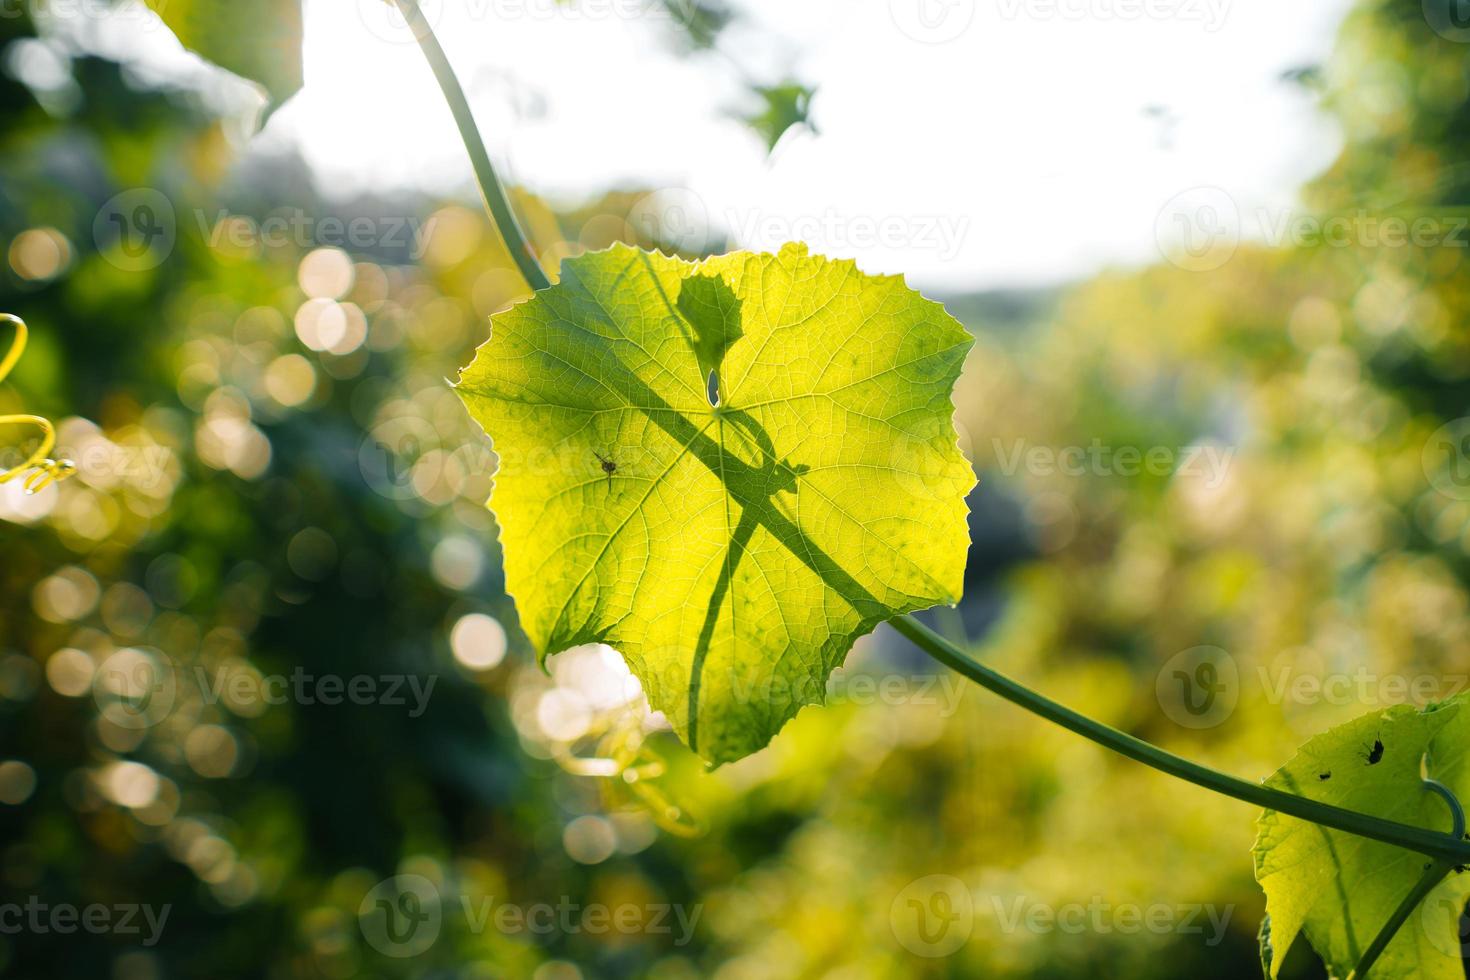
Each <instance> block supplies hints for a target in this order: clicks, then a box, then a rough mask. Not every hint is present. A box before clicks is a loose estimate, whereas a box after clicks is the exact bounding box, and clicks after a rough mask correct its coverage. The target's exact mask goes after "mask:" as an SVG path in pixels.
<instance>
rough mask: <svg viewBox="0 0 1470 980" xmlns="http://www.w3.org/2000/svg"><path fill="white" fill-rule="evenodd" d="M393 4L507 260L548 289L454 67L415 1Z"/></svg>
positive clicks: (532, 284) (395, 0)
mask: <svg viewBox="0 0 1470 980" xmlns="http://www.w3.org/2000/svg"><path fill="white" fill-rule="evenodd" d="M393 3H394V4H395V5H396V6H397V7H398V10H399V11H400V12H401V13H402V14H403V18H404V20H405V21H406V22H407V24H408V29H409V30H411V31H413V36H414V37H415V38H417V39H418V42H419V48H420V49H421V50H422V51H423V52H424V57H425V58H427V59H428V62H429V67H430V68H432V69H433V71H434V78H435V79H436V80H437V81H438V82H439V88H440V89H441V90H442V91H443V92H444V101H445V102H448V103H449V111H450V112H452V113H454V122H455V125H457V126H458V127H459V135H460V138H461V139H463V140H464V148H465V149H466V150H468V151H469V154H470V163H471V164H472V165H473V166H474V168H475V182H476V183H477V184H479V186H480V198H481V200H483V201H484V202H485V209H486V210H487V211H489V212H490V217H491V219H492V220H493V221H494V224H495V227H496V228H497V229H499V231H500V235H501V237H502V238H503V239H504V240H505V247H506V249H507V251H509V252H510V257H511V258H512V259H514V260H515V264H516V267H517V268H518V269H520V270H521V275H523V276H525V278H526V282H527V283H528V284H529V285H530V287H531V288H532V289H536V290H540V289H546V288H548V287H550V286H551V280H549V279H547V278H546V273H545V272H544V271H543V270H542V269H541V265H540V263H539V262H537V261H536V254H535V253H534V252H533V251H531V245H530V243H529V242H528V241H527V240H526V235H525V233H524V232H523V231H521V226H520V224H519V222H517V221H516V216H515V211H514V210H512V209H511V206H510V198H508V197H507V196H506V193H505V187H504V186H503V185H502V184H501V183H500V178H499V177H497V176H496V175H495V165H494V164H492V163H491V162H490V154H489V152H488V151H487V150H486V149H485V141H484V140H483V139H481V138H480V129H479V127H478V126H476V125H475V114H474V113H473V112H471V111H470V104H469V101H468V100H467V99H466V98H465V94H464V89H463V88H461V87H460V84H459V79H458V78H456V77H455V75H454V68H453V67H451V66H450V64H449V59H448V57H446V56H445V54H444V49H443V48H442V47H440V46H439V39H438V38H437V37H435V36H434V29H433V28H432V27H430V26H429V22H428V20H427V19H426V18H425V17H424V13H423V11H422V10H420V9H419V5H418V0H393Z"/></svg>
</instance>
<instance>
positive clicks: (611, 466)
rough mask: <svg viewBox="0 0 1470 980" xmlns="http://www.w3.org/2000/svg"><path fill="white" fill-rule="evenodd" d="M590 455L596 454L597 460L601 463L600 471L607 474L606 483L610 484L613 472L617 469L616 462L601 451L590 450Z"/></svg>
mask: <svg viewBox="0 0 1470 980" xmlns="http://www.w3.org/2000/svg"><path fill="white" fill-rule="evenodd" d="M592 455H594V456H596V457H597V460H598V462H600V463H601V464H602V472H604V473H606V474H607V482H608V485H609V486H611V485H612V478H613V474H614V473H616V472H617V471H618V464H617V463H615V462H613V461H612V460H610V459H608V458H607V457H606V456H604V455H602V453H600V452H598V451H597V450H595V449H594V450H592Z"/></svg>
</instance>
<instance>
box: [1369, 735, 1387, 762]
mask: <svg viewBox="0 0 1470 980" xmlns="http://www.w3.org/2000/svg"><path fill="white" fill-rule="evenodd" d="M1382 760H1383V740H1382V739H1377V738H1375V739H1374V740H1373V750H1372V751H1371V752H1369V753H1368V765H1370V766H1376V765H1378V763H1379V762H1381V761H1382Z"/></svg>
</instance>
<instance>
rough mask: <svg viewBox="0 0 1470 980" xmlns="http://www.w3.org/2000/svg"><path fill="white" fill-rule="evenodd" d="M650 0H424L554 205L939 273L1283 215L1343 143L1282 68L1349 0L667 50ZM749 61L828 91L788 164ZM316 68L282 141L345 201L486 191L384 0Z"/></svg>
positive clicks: (902, 19)
mask: <svg viewBox="0 0 1470 980" xmlns="http://www.w3.org/2000/svg"><path fill="white" fill-rule="evenodd" d="M649 2H650V0H573V2H572V3H571V4H570V5H566V6H564V5H560V4H558V3H557V0H425V2H424V7H425V10H426V12H427V13H428V14H429V15H430V17H431V18H432V19H433V20H434V23H435V27H436V29H437V31H438V33H439V35H440V38H441V41H442V43H443V45H444V47H445V49H446V50H447V51H448V54H449V56H450V58H451V60H452V61H453V62H454V64H455V66H456V68H457V70H458V72H459V74H460V77H461V79H462V81H463V82H464V84H465V87H466V88H467V89H468V91H469V94H470V99H471V102H472V104H473V105H474V108H475V112H476V115H477V117H478V119H479V121H480V124H481V127H482V129H483V130H484V133H485V138H486V141H487V143H488V144H489V145H490V149H491V153H492V155H493V156H494V157H495V158H496V160H497V162H499V163H500V165H501V166H502V167H503V169H504V172H505V173H506V174H507V175H508V176H509V177H510V178H511V179H513V180H518V181H521V182H524V183H525V184H527V185H528V186H530V187H531V188H532V189H534V190H536V191H538V192H541V193H543V194H547V195H550V196H551V197H552V198H553V199H559V200H574V199H577V198H581V197H585V196H589V195H594V194H596V193H598V192H600V191H602V190H605V189H607V188H609V187H613V186H624V187H628V188H640V187H648V188H661V189H685V190H687V192H688V193H681V194H676V195H671V196H669V197H667V198H666V199H665V200H666V201H671V202H673V203H674V204H676V205H678V206H681V207H682V208H683V209H684V211H683V213H684V214H686V215H689V216H691V220H694V221H696V222H698V221H708V222H710V223H711V224H713V225H714V226H716V227H719V228H724V229H726V230H728V231H729V232H730V233H731V234H732V236H733V238H734V239H735V241H736V242H737V244H739V245H742V246H752V247H772V246H775V245H777V244H779V243H780V242H781V241H783V240H785V239H788V238H799V239H803V240H806V241H807V242H809V243H810V244H811V245H812V247H813V249H814V250H818V251H822V252H825V253H827V254H833V255H843V256H852V257H856V258H857V259H858V260H859V262H860V264H861V265H862V267H863V268H865V269H866V270H868V271H872V272H902V273H906V274H908V275H909V276H910V278H911V280H912V281H913V282H914V283H915V284H918V285H925V286H932V287H936V288H941V289H948V290H955V289H976V288H986V287H993V286H1006V285H1026V284H1034V283H1046V282H1054V281H1057V280H1061V279H1067V278H1073V277H1078V276H1083V275H1086V274H1088V273H1090V272H1093V271H1095V270H1097V269H1098V268H1100V267H1102V266H1104V265H1110V264H1120V263H1124V264H1133V263H1145V262H1151V261H1156V260H1157V259H1158V257H1159V246H1158V244H1157V237H1156V233H1155V223H1156V220H1157V219H1158V218H1159V216H1160V213H1161V210H1162V209H1165V208H1166V206H1167V202H1169V201H1170V199H1171V198H1174V197H1175V196H1176V195H1178V194H1180V193H1181V192H1187V191H1190V190H1191V189H1193V188H1198V187H1201V186H1210V187H1219V188H1223V189H1224V190H1225V191H1226V192H1227V193H1228V194H1229V195H1230V197H1231V198H1232V199H1233V201H1234V204H1235V205H1236V206H1237V207H1238V208H1239V209H1241V211H1242V212H1244V213H1248V212H1250V211H1251V210H1252V209H1257V208H1282V207H1286V206H1289V205H1290V204H1291V203H1292V202H1293V201H1294V200H1295V195H1296V189H1297V187H1298V186H1299V185H1300V184H1301V183H1302V182H1303V181H1305V180H1306V179H1308V178H1310V177H1311V176H1312V175H1313V174H1314V173H1316V172H1318V171H1319V170H1320V169H1322V168H1323V167H1324V166H1325V165H1326V164H1327V163H1328V162H1330V161H1331V159H1332V158H1333V157H1334V156H1335V154H1336V151H1337V146H1338V141H1337V136H1336V132H1335V129H1334V128H1333V126H1332V125H1331V123H1330V122H1329V121H1328V120H1326V119H1325V118H1324V117H1322V116H1321V115H1320V114H1319V113H1318V112H1317V110H1316V109H1315V108H1314V106H1313V104H1312V100H1311V99H1310V98H1309V97H1308V96H1307V95H1306V94H1305V93H1303V92H1302V91H1301V90H1300V89H1298V88H1297V87H1296V86H1293V85H1290V84H1286V83H1283V82H1281V81H1280V80H1279V76H1280V74H1281V72H1282V71H1284V70H1285V69H1288V68H1292V67H1297V66H1300V65H1303V64H1307V63H1312V62H1315V61H1319V60H1321V59H1322V58H1324V57H1325V56H1326V54H1327V53H1328V52H1329V51H1330V49H1331V44H1332V39H1333V35H1334V33H1335V31H1336V28H1337V25H1338V23H1339V22H1340V20H1341V18H1342V16H1343V14H1344V13H1345V11H1346V9H1347V7H1348V6H1349V0H1327V2H1325V3H1284V2H1280V0H744V2H743V3H740V7H741V9H742V10H744V11H745V12H746V13H747V14H748V20H747V22H746V25H745V26H744V27H743V28H742V29H740V30H739V31H736V32H734V33H732V34H731V35H729V36H727V39H726V40H727V42H728V43H727V45H726V47H727V48H728V54H729V55H730V58H729V59H728V60H727V59H725V58H722V57H720V56H718V55H715V56H709V55H704V56H696V57H694V58H689V59H681V58H679V57H677V56H676V55H674V54H673V53H671V51H670V50H669V48H668V46H667V45H666V44H664V43H663V42H662V40H661V37H660V34H659V31H660V29H661V28H660V25H659V24H658V23H656V22H655V21H654V20H653V19H652V18H651V17H650V16H649V15H648V14H647V13H645V12H643V11H644V7H645V5H646V4H647V3H649ZM655 6H656V4H655ZM736 65H739V66H741V67H742V68H744V69H745V70H747V71H749V72H750V73H752V74H753V75H755V76H756V77H758V78H762V79H764V80H776V79H777V78H778V77H779V76H780V75H781V74H782V73H783V72H784V71H786V70H788V69H789V70H792V71H794V72H795V74H796V75H797V76H798V77H800V78H801V79H803V80H805V81H808V82H810V83H813V84H815V85H817V86H818V93H817V97H816V99H815V101H814V105H813V112H812V116H813V120H814V122H815V123H816V126H817V128H818V129H819V130H820V135H819V136H813V135H811V134H808V133H802V134H800V135H798V136H796V137H795V138H792V137H791V136H789V135H788V139H787V140H786V141H785V142H784V143H783V144H782V145H781V146H779V147H778V148H777V151H776V153H775V154H774V155H773V156H771V157H767V155H766V153H765V148H764V147H763V146H762V145H761V143H760V142H759V140H758V139H757V137H755V136H754V135H753V134H752V133H751V132H749V131H748V130H747V129H745V128H744V127H743V126H742V125H740V124H739V123H737V122H734V121H733V120H731V119H730V118H729V115H728V110H729V109H730V108H731V107H732V106H734V105H736V104H737V100H738V99H739V97H740V92H741V88H740V86H739V84H738V82H737V76H736V71H737V70H738V69H737V68H736ZM306 71H307V84H306V88H305V90H304V91H303V92H301V93H300V94H299V95H297V96H296V98H295V99H293V100H292V101H291V102H290V103H289V104H288V105H287V106H286V107H285V108H284V109H283V110H282V111H281V112H279V113H278V114H277V115H276V117H275V118H274V119H273V120H272V121H271V123H270V125H269V127H268V128H267V130H266V132H265V133H264V134H263V135H262V137H261V140H262V141H263V148H269V147H272V146H280V145H282V144H283V143H286V142H294V143H296V144H298V145H299V146H300V147H301V149H302V151H303V152H304V154H305V155H306V157H307V159H308V160H309V161H310V162H311V163H312V164H313V165H314V167H315V168H316V169H317V170H318V172H319V173H320V174H321V177H322V179H321V186H322V187H323V188H324V189H326V190H328V191H329V192H339V191H340V192H344V193H346V192H351V191H356V190H365V189H393V188H398V187H410V188H418V189H424V190H429V191H433V192H452V191H464V192H466V193H469V192H470V187H471V185H470V183H469V181H470V172H469V164H468V162H467V160H466V158H465V154H464V150H463V147H462V146H461V145H460V142H459V137H458V134H457V131H456V130H455V128H454V125H453V123H452V121H451V118H450V115H449V112H448V109H447V108H446V107H445V105H444V102H443V99H442V98H441V96H440V94H439V92H438V89H437V87H436V86H435V84H434V81H433V79H432V76H431V75H430V73H429V70H428V67H427V65H426V64H425V63H424V61H423V58H422V56H421V54H420V53H419V51H418V50H417V48H416V47H415V46H414V45H413V43H412V39H411V37H410V36H409V34H408V33H407V31H406V29H404V28H403V27H402V25H401V24H399V23H397V22H396V20H395V18H394V15H393V14H392V12H391V10H390V8H389V7H388V6H387V5H386V4H384V3H383V2H382V0H307V23H306ZM1149 106H1155V107H1161V108H1162V109H1163V110H1164V111H1163V113H1162V115H1159V114H1154V115H1151V114H1149V113H1148V112H1146V111H1145V110H1146V108H1147V107H1149ZM283 203H289V202H283Z"/></svg>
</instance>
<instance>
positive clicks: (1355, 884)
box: [1254, 695, 1470, 980]
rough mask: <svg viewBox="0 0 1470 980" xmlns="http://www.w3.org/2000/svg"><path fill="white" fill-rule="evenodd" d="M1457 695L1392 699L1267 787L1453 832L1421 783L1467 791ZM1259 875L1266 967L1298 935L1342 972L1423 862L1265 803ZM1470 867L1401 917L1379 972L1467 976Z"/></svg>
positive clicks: (1303, 754)
mask: <svg viewBox="0 0 1470 980" xmlns="http://www.w3.org/2000/svg"><path fill="white" fill-rule="evenodd" d="M1465 697H1466V696H1465V695H1462V696H1460V697H1458V698H1455V699H1454V700H1452V701H1447V702H1445V703H1443V704H1440V705H1435V706H1432V707H1429V708H1426V709H1424V710H1422V711H1421V710H1417V709H1415V708H1413V707H1411V706H1408V705H1399V706H1396V707H1393V708H1388V709H1386V710H1384V711H1378V712H1374V713H1372V714H1368V715H1364V716H1363V717H1361V718H1357V719H1354V720H1353V721H1351V722H1348V723H1347V724H1345V725H1340V726H1338V727H1337V728H1334V729H1332V730H1331V731H1329V732H1326V733H1325V734H1322V735H1319V736H1317V737H1316V738H1313V739H1311V740H1310V741H1308V742H1307V743H1306V744H1304V745H1302V746H1301V748H1300V749H1298V750H1297V753H1296V755H1295V756H1293V757H1292V760H1291V761H1290V762H1288V763H1287V764H1286V765H1285V766H1283V767H1282V768H1281V769H1279V770H1278V771H1277V772H1276V773H1275V774H1274V775H1273V776H1272V777H1271V778H1270V779H1269V780H1267V785H1269V786H1274V787H1275V788H1277V789H1281V790H1286V791H1287V792H1290V793H1297V794H1300V795H1303V796H1307V797H1310V798H1311V799H1314V800H1320V801H1322V802H1324V803H1333V804H1336V805H1337V806H1341V807H1347V808H1349V809H1352V810H1358V811H1360V812H1363V813H1371V814H1374V815H1376V816H1380V817H1386V818H1388V819H1390V820H1398V821H1401V822H1403V823H1409V824H1415V825H1418V826H1421V827H1429V828H1432V829H1437V830H1446V831H1447V830H1449V828H1450V816H1449V811H1448V808H1447V807H1446V806H1445V802H1444V801H1443V800H1442V799H1440V798H1439V797H1438V796H1437V795H1435V794H1434V793H1431V792H1428V791H1426V790H1425V788H1424V783H1423V780H1422V778H1421V768H1420V764H1421V760H1424V763H1425V765H1426V767H1427V770H1426V771H1427V772H1428V774H1429V775H1430V776H1431V777H1433V778H1435V779H1437V780H1439V781H1440V782H1442V783H1444V784H1445V785H1446V786H1448V787H1449V788H1450V789H1451V790H1452V791H1453V792H1454V793H1455V795H1456V796H1458V797H1460V798H1461V799H1464V797H1465V794H1466V791H1467V790H1470V770H1467V765H1466V754H1465V748H1466V746H1467V745H1470V711H1466V710H1463V707H1462V705H1463V703H1464V700H1465ZM1258 829H1259V832H1258V834H1257V836H1256V845H1255V852H1254V853H1255V864H1256V880H1257V881H1259V882H1260V883H1261V887H1262V888H1263V889H1265V892H1266V910H1267V912H1268V913H1269V914H1270V918H1271V929H1270V936H1271V949H1272V950H1273V951H1274V956H1273V957H1272V958H1271V959H1272V962H1271V964H1270V975H1271V976H1272V977H1275V976H1276V975H1277V974H1278V973H1279V972H1280V969H1281V964H1282V962H1283V961H1284V960H1285V958H1286V953H1287V952H1288V950H1289V949H1290V948H1291V944H1292V941H1293V940H1294V939H1296V937H1297V935H1298V934H1305V936H1306V937H1307V940H1308V941H1309V942H1310V943H1311V944H1312V948H1314V949H1315V950H1316V951H1317V953H1318V954H1319V955H1320V956H1321V957H1322V959H1323V960H1324V961H1326V963H1327V965H1328V968H1329V969H1330V970H1331V971H1332V974H1333V975H1334V976H1338V977H1345V976H1347V975H1348V973H1349V972H1351V970H1352V969H1353V967H1354V966H1355V965H1357V962H1358V960H1359V958H1360V957H1361V956H1362V954H1363V951H1364V950H1365V949H1366V948H1367V947H1368V945H1369V944H1370V943H1371V942H1372V941H1373V938H1374V937H1375V936H1376V935H1377V934H1378V930H1379V928H1380V927H1381V926H1382V925H1383V924H1384V922H1385V921H1387V920H1388V918H1389V916H1390V915H1391V914H1392V913H1393V911H1394V909H1395V908H1396V907H1397V906H1398V904H1399V902H1400V901H1401V900H1402V899H1403V898H1404V896H1405V895H1407V894H1408V893H1409V892H1410V890H1412V888H1413V887H1414V883H1415V882H1417V881H1418V880H1419V878H1420V876H1421V875H1422V874H1423V873H1424V870H1425V865H1426V864H1427V863H1428V862H1429V858H1427V857H1424V856H1423V855H1421V854H1417V853H1415V852H1413V851H1407V850H1404V849H1403V848H1399V847H1394V846H1393V845H1391V844H1380V843H1378V842H1377V841H1372V840H1368V839H1367V838H1364V837H1357V836H1354V835H1352V834H1344V833H1340V832H1338V831H1335V830H1328V829H1326V828H1324V827H1320V826H1317V825H1316V824H1311V823H1307V822H1305V821H1302V820H1298V819H1296V818H1294V817H1288V816H1284V815H1282V814H1280V813H1277V812H1275V811H1272V810H1268V811H1266V812H1265V813H1264V814H1263V815H1262V816H1261V818H1260V821H1259V825H1258ZM1467 897H1470V875H1460V874H1451V875H1450V876H1449V877H1448V878H1447V879H1446V880H1445V881H1444V882H1442V883H1441V884H1440V885H1439V887H1438V888H1436V889H1435V890H1434V891H1433V892H1431V893H1430V895H1429V897H1428V898H1426V899H1425V900H1424V902H1423V904H1422V905H1421V906H1420V909H1419V910H1418V911H1417V912H1416V913H1415V914H1413V915H1411V916H1410V917H1409V920H1408V921H1407V922H1406V923H1404V925H1403V927H1402V928H1401V929H1400V930H1399V932H1398V934H1397V935H1396V936H1395V937H1394V939H1393V941H1392V942H1391V943H1390V944H1389V946H1388V948H1387V949H1386V950H1385V951H1384V953H1383V956H1382V958H1381V959H1379V961H1378V963H1377V965H1375V966H1374V968H1373V971H1372V974H1373V977H1374V978H1375V980H1377V978H1391V977H1422V978H1428V980H1441V978H1443V980H1463V978H1464V976H1465V973H1464V968H1463V966H1462V965H1461V962H1460V939H1459V932H1458V926H1459V915H1460V909H1461V908H1462V907H1463V906H1464V904H1465V900H1466V898H1467Z"/></svg>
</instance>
